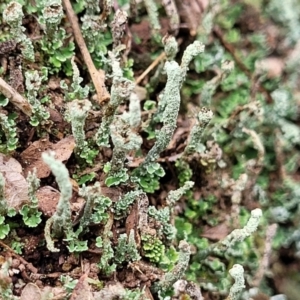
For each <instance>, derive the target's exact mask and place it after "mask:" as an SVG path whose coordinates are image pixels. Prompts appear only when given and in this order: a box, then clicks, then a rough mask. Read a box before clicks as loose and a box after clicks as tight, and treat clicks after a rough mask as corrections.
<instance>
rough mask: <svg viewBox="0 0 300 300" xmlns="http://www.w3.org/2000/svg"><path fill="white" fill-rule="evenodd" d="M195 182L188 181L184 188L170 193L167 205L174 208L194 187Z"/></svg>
mask: <svg viewBox="0 0 300 300" xmlns="http://www.w3.org/2000/svg"><path fill="white" fill-rule="evenodd" d="M194 184H195V183H194V182H193V181H186V182H185V183H184V185H183V186H182V187H180V188H179V189H177V190H175V191H170V192H169V193H168V196H167V199H166V200H167V204H168V205H169V206H170V207H173V206H174V205H175V203H176V202H177V201H178V200H179V199H180V198H181V197H182V196H183V195H184V194H185V193H186V192H187V191H189V190H190V189H191V188H192V187H193V186H194Z"/></svg>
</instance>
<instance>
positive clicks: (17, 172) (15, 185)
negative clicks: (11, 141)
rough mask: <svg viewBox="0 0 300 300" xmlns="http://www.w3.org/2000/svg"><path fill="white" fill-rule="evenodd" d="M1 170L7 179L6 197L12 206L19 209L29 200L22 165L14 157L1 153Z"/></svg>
mask: <svg viewBox="0 0 300 300" xmlns="http://www.w3.org/2000/svg"><path fill="white" fill-rule="evenodd" d="M0 172H1V173H2V175H3V177H4V179H5V198H6V201H7V203H8V206H9V207H10V208H15V209H18V208H20V207H21V206H22V205H23V204H25V203H27V202H28V201H29V198H28V184H27V181H26V179H25V178H24V176H23V174H22V166H21V165H20V163H19V162H18V161H17V160H15V159H14V158H12V157H9V156H5V155H4V154H2V153H0Z"/></svg>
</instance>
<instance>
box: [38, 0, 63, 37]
mask: <svg viewBox="0 0 300 300" xmlns="http://www.w3.org/2000/svg"><path fill="white" fill-rule="evenodd" d="M42 13H43V21H45V25H46V33H47V35H48V38H50V37H53V36H54V34H55V32H56V31H57V29H58V25H59V24H60V22H61V20H62V18H63V16H64V12H63V7H62V5H61V0H48V1H46V3H45V6H44V9H43V11H42Z"/></svg>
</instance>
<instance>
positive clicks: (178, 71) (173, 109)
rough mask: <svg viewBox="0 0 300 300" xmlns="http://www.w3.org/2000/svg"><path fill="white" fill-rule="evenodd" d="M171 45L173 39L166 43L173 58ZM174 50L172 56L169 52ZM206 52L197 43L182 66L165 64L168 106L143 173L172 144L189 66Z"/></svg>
mask: <svg viewBox="0 0 300 300" xmlns="http://www.w3.org/2000/svg"><path fill="white" fill-rule="evenodd" d="M169 43H173V40H172V39H169V40H167V41H166V45H165V50H166V51H167V56H171V57H172V56H173V48H174V47H170V45H169ZM171 50H172V54H170V53H169V52H170V51H171ZM203 51H204V45H203V44H202V43H200V42H199V41H195V42H194V43H193V44H192V45H190V46H188V47H187V49H186V50H185V51H184V54H183V57H182V62H181V65H180V66H179V65H178V63H177V62H175V61H167V62H166V64H165V71H166V73H167V76H168V79H167V84H166V87H165V90H164V94H163V98H162V102H163V103H165V104H166V106H165V109H164V112H163V117H162V120H163V127H162V128H161V130H160V132H159V134H158V136H157V139H156V142H155V144H154V146H153V148H152V149H151V150H150V151H149V152H148V154H147V156H146V158H145V161H144V162H143V164H142V165H141V166H140V170H141V172H142V173H145V172H146V168H147V165H149V164H150V163H152V162H155V161H156V160H157V158H158V157H159V155H160V153H161V152H162V151H163V150H165V149H166V148H167V146H168V144H169V143H170V141H171V139H172V136H173V133H174V131H175V129H176V126H177V117H178V112H179V106H180V100H181V98H180V88H181V85H182V83H183V81H184V79H185V77H186V73H187V71H188V65H189V63H190V62H191V60H192V59H193V58H194V57H195V56H196V55H198V54H199V53H202V52H203Z"/></svg>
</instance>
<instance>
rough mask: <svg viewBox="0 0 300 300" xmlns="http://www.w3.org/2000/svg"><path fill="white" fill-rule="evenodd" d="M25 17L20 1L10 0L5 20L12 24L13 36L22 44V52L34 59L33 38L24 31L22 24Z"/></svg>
mask: <svg viewBox="0 0 300 300" xmlns="http://www.w3.org/2000/svg"><path fill="white" fill-rule="evenodd" d="M23 17H24V14H23V11H22V5H21V4H19V3H18V2H15V1H12V2H10V3H9V4H8V5H7V6H6V8H5V9H4V11H3V20H4V21H5V22H6V23H7V24H8V25H9V26H10V28H11V30H10V33H11V35H12V38H13V39H14V40H15V41H16V42H17V43H21V44H22V54H23V57H24V58H25V59H28V60H31V61H34V49H33V45H32V43H31V40H30V39H29V38H28V37H27V36H26V35H25V34H24V33H23V32H24V31H25V28H24V27H23V26H22V19H23Z"/></svg>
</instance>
